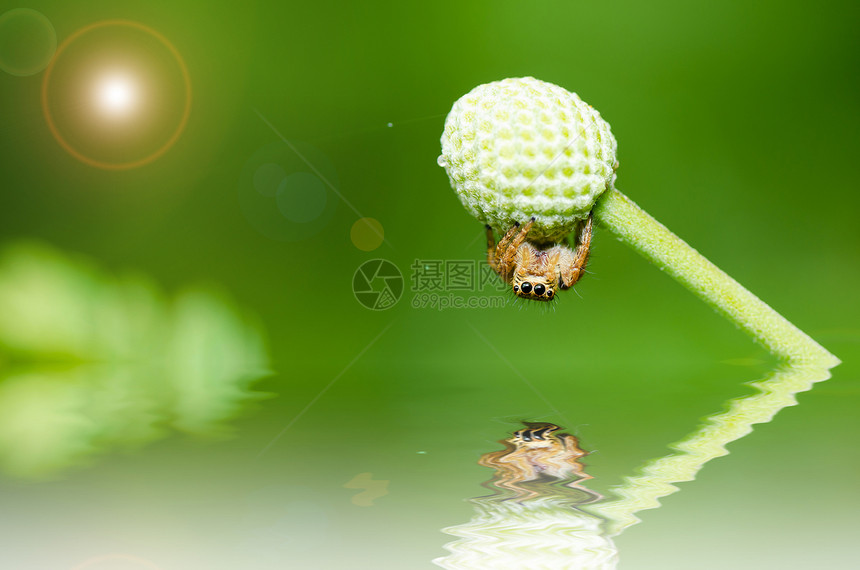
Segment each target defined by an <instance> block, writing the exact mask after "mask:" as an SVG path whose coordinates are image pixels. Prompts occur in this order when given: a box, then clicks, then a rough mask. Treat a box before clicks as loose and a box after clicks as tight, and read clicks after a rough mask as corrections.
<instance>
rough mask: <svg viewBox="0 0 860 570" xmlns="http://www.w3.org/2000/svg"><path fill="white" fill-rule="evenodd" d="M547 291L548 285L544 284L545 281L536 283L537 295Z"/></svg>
mask: <svg viewBox="0 0 860 570" xmlns="http://www.w3.org/2000/svg"><path fill="white" fill-rule="evenodd" d="M545 291H546V287H545V286H544V285H543V283H538V284H537V285H535V295H543V294H544V292H545Z"/></svg>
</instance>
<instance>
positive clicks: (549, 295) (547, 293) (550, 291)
mask: <svg viewBox="0 0 860 570" xmlns="http://www.w3.org/2000/svg"><path fill="white" fill-rule="evenodd" d="M546 296H547V297H550V298H551V297H552V289H550V290H549V291H547V292H546Z"/></svg>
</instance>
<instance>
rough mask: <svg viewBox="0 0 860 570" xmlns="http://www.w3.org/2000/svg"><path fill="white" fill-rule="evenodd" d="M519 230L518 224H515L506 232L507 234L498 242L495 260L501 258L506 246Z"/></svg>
mask: <svg viewBox="0 0 860 570" xmlns="http://www.w3.org/2000/svg"><path fill="white" fill-rule="evenodd" d="M519 230H520V223H519V222H516V223H515V224H514V225H513V226H511V229H509V230H508V231H507V233H506V234H505V235H504V236H503V237H502V239H500V240H499V245H498V246H496V260H499V259H501V258H502V256H503V255H504V254H505V250H507V249H508V246H509V245H510V243H511V240H512V239H513V238H514V236H515V235H516V233H517V232H518V231H519Z"/></svg>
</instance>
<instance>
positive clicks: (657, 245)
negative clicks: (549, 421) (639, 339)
mask: <svg viewBox="0 0 860 570" xmlns="http://www.w3.org/2000/svg"><path fill="white" fill-rule="evenodd" d="M594 211H595V218H596V219H597V220H598V222H600V224H601V225H602V226H603V227H605V228H606V229H609V230H610V231H612V232H614V233H615V234H617V235H618V236H619V237H620V238H621V240H622V241H624V242H626V243H627V244H629V245H630V246H632V247H633V248H634V249H636V250H637V251H639V252H640V253H641V254H642V255H644V256H645V257H646V258H647V259H649V260H651V261H652V262H653V263H654V264H656V265H657V266H658V267H659V268H660V269H661V270H664V271H666V272H667V273H668V274H669V275H671V276H672V277H674V278H675V279H677V280H678V281H680V282H681V283H682V284H683V285H684V286H685V287H687V288H688V289H690V290H691V291H693V293H695V294H696V295H697V296H698V297H700V298H701V299H703V300H704V301H705V302H707V303H708V304H709V305H711V306H712V307H714V308H715V309H717V311H719V312H720V313H722V314H723V315H725V316H726V317H727V318H728V319H729V320H730V321H732V322H734V323H735V324H736V325H737V326H738V327H740V328H741V329H742V330H744V331H745V332H746V333H747V334H749V335H750V336H752V337H753V339H755V340H756V341H757V342H759V343H761V344H762V345H764V346H765V347H766V348H767V349H768V350H769V351H770V352H771V353H773V354H774V355H775V356H777V357H778V358H779V359H780V360H782V361H783V363H784V364H783V366H781V367H780V368H779V369H778V370H776V371H774V372H773V373H772V374H771V375H770V376H769V377H768V378H766V379H765V380H763V381H761V382H757V383H755V384H753V386H754V387H756V388H757V389H758V392H757V393H756V394H753V395H751V396H747V397H745V398H739V399H736V400H732V401H730V402H729V403H728V410H727V411H725V412H722V413H718V414H715V415H713V416H711V417H709V418H707V419H706V420H705V422H704V425H703V426H702V427H700V428H699V429H698V430H697V431H695V432H693V433H692V434H690V435H689V436H687V437H686V438H685V439H683V440H682V441H680V442H678V443H676V444H675V445H673V446H671V447H672V448H673V449H675V450H677V452H678V453H674V454H670V455H668V456H666V457H661V458H658V459H655V460H652V461H650V462H648V463H647V464H646V465H645V466H643V467H642V468H641V469H640V471H639V475H637V476H635V477H628V478H626V479H625V482H624V484H623V485H621V486H619V487H617V488H615V489H613V494H614V495H615V496H616V497H617V499H616V500H613V501H609V502H604V503H599V504H597V505H594V506H593V507H591V508H589V509H588V510H589V511H590V512H592V513H594V514H597V515H599V516H602V517H604V518H605V519H606V520H607V532H608V534H610V535H615V534H618V533H620V532H621V531H622V530H623V529H625V528H627V527H628V526H630V525H632V524H635V523H636V522H638V521H639V519H638V518H636V516H635V515H634V513H636V512H638V511H640V510H642V509H649V508H655V507H657V506H659V498H660V497H664V496H666V495H669V494H671V493H674V492H675V491H677V490H678V489H677V487H675V486H674V485H673V483H678V482H682V481H692V480H693V479H694V478H695V476H696V473H697V472H698V471H699V469H701V468H702V466H703V465H704V464H705V463H707V462H708V461H710V460H711V459H714V458H716V457H720V456H722V455H726V454H727V453H728V452H727V451H726V449H725V446H726V444H728V443H730V442H732V441H735V440H737V439H739V438H741V437H743V436H745V435H747V434H748V433H750V432H751V431H752V426H753V425H754V424H756V423H763V422H768V421H770V420H771V419H772V418H773V416H774V415H775V414H776V413H777V412H779V410H781V409H782V408H784V407H786V406H790V405H794V404H796V403H797V401H796V399H795V394H797V393H798V392H802V391H804V390H809V389H810V388H811V387H812V384H813V383H814V382H820V381H821V380H826V379H827V378H829V377H830V372H829V370H830V368H832V367H834V366H836V365H837V364H839V359H838V358H836V357H835V356H833V355H832V354H830V353H829V352H828V351H827V350H825V349H824V348H823V347H822V346H821V345H819V344H818V343H816V342H815V341H814V340H812V339H811V338H810V337H809V336H807V335H806V334H805V333H804V332H803V331H801V330H800V329H798V328H797V327H795V326H794V325H793V324H791V323H790V322H789V321H788V320H786V319H785V318H784V317H782V316H781V315H780V314H779V313H777V312H776V311H774V310H773V309H771V308H770V307H769V306H768V305H766V304H765V303H764V302H763V301H761V299H759V298H758V297H756V296H755V295H753V294H752V293H750V292H749V291H747V290H746V289H745V288H744V287H743V286H741V284H740V283H738V282H737V281H735V280H734V279H732V278H731V277H729V276H728V275H727V274H726V273H725V272H723V271H721V270H720V269H719V268H718V267H716V266H715V265H714V264H713V263H711V262H710V261H708V260H707V259H705V257H703V256H702V255H701V254H700V253H699V252H697V251H696V250H695V249H693V248H692V247H690V246H689V245H687V244H686V243H684V241H683V240H681V239H680V238H679V237H678V236H676V235H675V234H673V233H672V232H670V231H669V230H668V229H666V227H665V226H663V225H662V224H660V223H659V222H658V221H657V220H655V219H654V218H652V217H651V216H649V215H648V214H647V213H646V212H645V211H643V210H642V209H641V208H639V206H637V205H636V204H635V203H633V202H632V201H631V200H630V199H629V198H627V197H626V196H625V195H624V194H622V193H621V192H618V191H617V190H614V189H611V190H608V191H607V192H606V193H605V194H604V195H603V196H602V197H601V199H600V201H599V202H598V203H597V205H596V206H595V210H594Z"/></svg>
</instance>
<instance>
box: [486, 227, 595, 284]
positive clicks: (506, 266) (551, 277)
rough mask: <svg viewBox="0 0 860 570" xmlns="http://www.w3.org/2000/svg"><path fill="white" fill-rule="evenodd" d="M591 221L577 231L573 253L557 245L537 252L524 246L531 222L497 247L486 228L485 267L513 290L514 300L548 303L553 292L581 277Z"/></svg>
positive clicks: (535, 248)
mask: <svg viewBox="0 0 860 570" xmlns="http://www.w3.org/2000/svg"><path fill="white" fill-rule="evenodd" d="M592 220H593V215H592V214H589V215H588V219H587V220H586V222H585V224H583V226H582V229H581V230H580V231H579V237H578V239H577V241H576V243H577V245H576V248H575V249H570V248H569V247H567V246H566V245H561V244H555V245H553V246H551V247H549V248H548V249H540V248H538V247H537V246H535V245H534V244H532V243H530V242H527V241H526V235H528V233H529V230H530V229H531V228H532V225H533V224H534V222H535V219H534V218H532V219H531V220H529V222H528V223H527V224H526V225H524V226H522V227H520V223H519V222H517V223H515V224H514V227H512V228H511V229H509V230H508V232H507V233H506V234H505V235H504V237H502V239H500V240H499V243H498V245H497V244H496V239H495V235H494V234H493V230H492V228H491V227H490V226H487V263H489V264H490V267H492V268H493V270H494V271H495V272H496V273H498V274H499V277H501V278H502V279H503V280H504V281H505V283H510V284H511V285H512V286H513V289H514V293H515V294H516V295H517V296H518V297H523V298H524V299H533V300H535V301H551V300H553V299H554V298H555V294H556V289H561V290H564V289H569V288H570V287H571V286H572V285H573V284H574V283H576V282H577V281H579V278H580V277H582V274H583V272H584V271H585V263H586V262H587V261H588V251H589V248H590V247H591V226H592Z"/></svg>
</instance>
